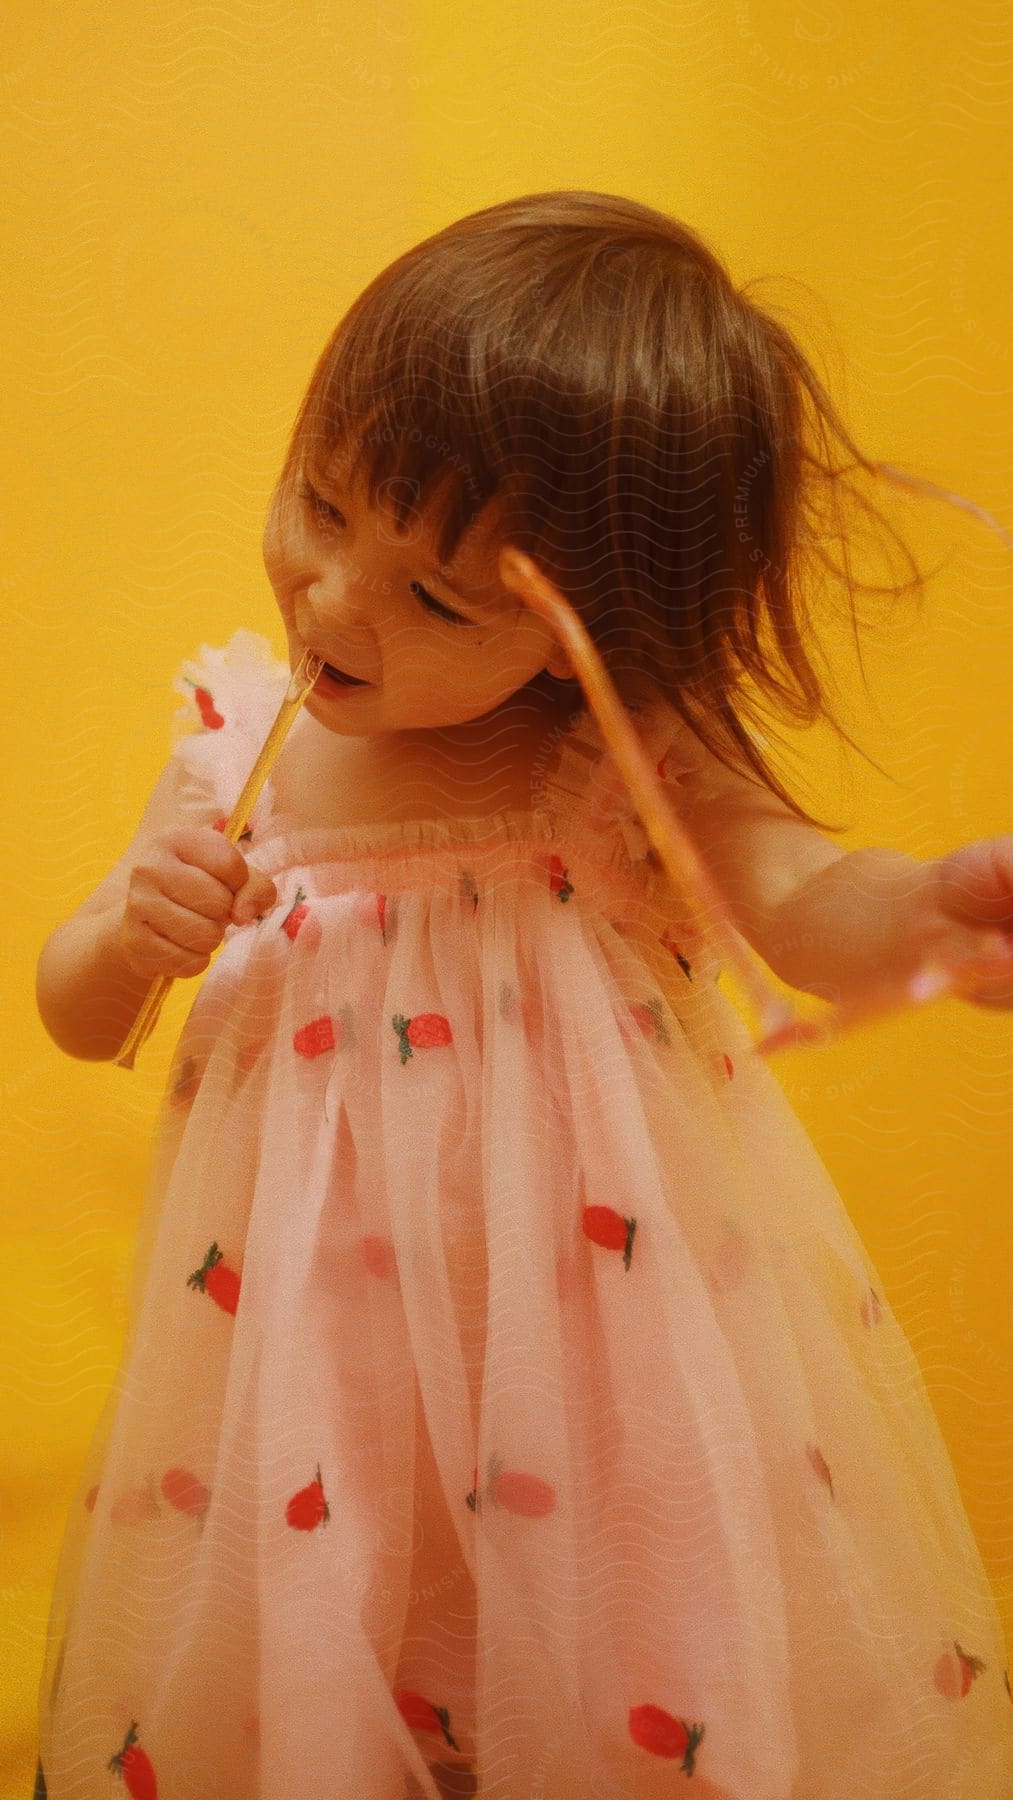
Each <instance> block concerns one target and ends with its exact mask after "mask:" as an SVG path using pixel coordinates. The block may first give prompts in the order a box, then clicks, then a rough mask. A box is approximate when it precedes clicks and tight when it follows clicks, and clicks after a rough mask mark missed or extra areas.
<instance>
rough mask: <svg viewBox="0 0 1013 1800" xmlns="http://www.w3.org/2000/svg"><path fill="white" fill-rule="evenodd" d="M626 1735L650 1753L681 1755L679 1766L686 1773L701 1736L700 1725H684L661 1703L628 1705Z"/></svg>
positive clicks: (692, 1761) (690, 1768)
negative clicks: (628, 1733) (627, 1729)
mask: <svg viewBox="0 0 1013 1800" xmlns="http://www.w3.org/2000/svg"><path fill="white" fill-rule="evenodd" d="M629 1726H630V1736H631V1738H632V1739H633V1742H634V1743H635V1744H639V1746H640V1748H641V1750H649V1751H650V1752H651V1754H652V1756H670V1757H675V1756H678V1757H681V1759H682V1761H681V1764H680V1766H681V1768H682V1769H684V1770H685V1773H686V1774H687V1775H692V1773H693V1769H694V1765H695V1759H696V1747H697V1745H698V1744H699V1742H700V1739H701V1738H702V1737H703V1734H704V1730H705V1727H704V1726H703V1725H687V1724H686V1723H685V1721H684V1720H683V1719H676V1718H673V1717H672V1714H671V1713H669V1712H666V1711H665V1709H664V1707H663V1706H651V1705H649V1704H648V1705H645V1706H631V1707H630V1718H629Z"/></svg>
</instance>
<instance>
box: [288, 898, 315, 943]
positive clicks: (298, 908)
mask: <svg viewBox="0 0 1013 1800" xmlns="http://www.w3.org/2000/svg"><path fill="white" fill-rule="evenodd" d="M309 910H310V909H309V907H308V906H307V904H306V895H305V894H304V893H303V891H302V888H297V889H296V894H295V899H294V900H293V902H292V904H291V906H290V907H289V909H288V912H287V913H286V914H285V917H284V918H283V919H282V921H281V929H282V931H283V932H284V933H285V936H286V937H288V938H291V939H292V942H293V943H295V940H296V938H297V937H298V935H299V927H300V925H301V924H302V922H303V920H304V919H305V918H308V916H309Z"/></svg>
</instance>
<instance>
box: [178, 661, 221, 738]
mask: <svg viewBox="0 0 1013 1800" xmlns="http://www.w3.org/2000/svg"><path fill="white" fill-rule="evenodd" d="M183 680H184V681H185V682H186V685H187V687H192V688H193V691H194V693H193V697H194V699H195V700H196V702H197V710H198V712H199V713H200V719H201V724H202V725H203V726H204V728H205V730H206V731H219V730H220V729H221V727H222V726H223V725H224V723H225V720H224V719H223V718H222V715H221V713H220V712H218V711H217V710H216V708H215V703H214V701H213V699H212V698H211V695H210V694H209V693H208V690H207V688H206V687H198V686H197V683H196V682H195V681H191V680H190V677H189V675H184V677H183Z"/></svg>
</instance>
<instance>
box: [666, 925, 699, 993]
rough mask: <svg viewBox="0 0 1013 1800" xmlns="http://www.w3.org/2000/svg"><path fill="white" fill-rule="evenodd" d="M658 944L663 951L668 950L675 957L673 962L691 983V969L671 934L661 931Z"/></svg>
mask: <svg viewBox="0 0 1013 1800" xmlns="http://www.w3.org/2000/svg"><path fill="white" fill-rule="evenodd" d="M658 942H659V943H660V945H661V947H662V949H663V950H670V951H671V952H672V955H673V956H674V957H675V960H676V962H677V963H678V965H679V967H680V969H681V970H682V972H683V974H684V975H685V977H686V979H687V981H692V979H693V970H692V967H691V965H690V964H689V962H687V960H686V958H685V956H684V955H683V953H682V951H681V949H680V948H679V945H678V944H677V943H676V941H675V939H674V937H672V935H671V933H670V932H669V931H667V930H665V931H663V932H662V934H661V937H660V938H659V939H658Z"/></svg>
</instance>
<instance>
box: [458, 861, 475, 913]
mask: <svg viewBox="0 0 1013 1800" xmlns="http://www.w3.org/2000/svg"><path fill="white" fill-rule="evenodd" d="M458 890H459V892H460V895H461V899H462V900H470V901H471V910H472V912H474V911H475V908H476V907H477V905H478V886H477V884H476V881H475V877H474V875H473V874H472V872H471V870H470V869H464V870H462V873H461V879H460V881H459V882H458Z"/></svg>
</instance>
